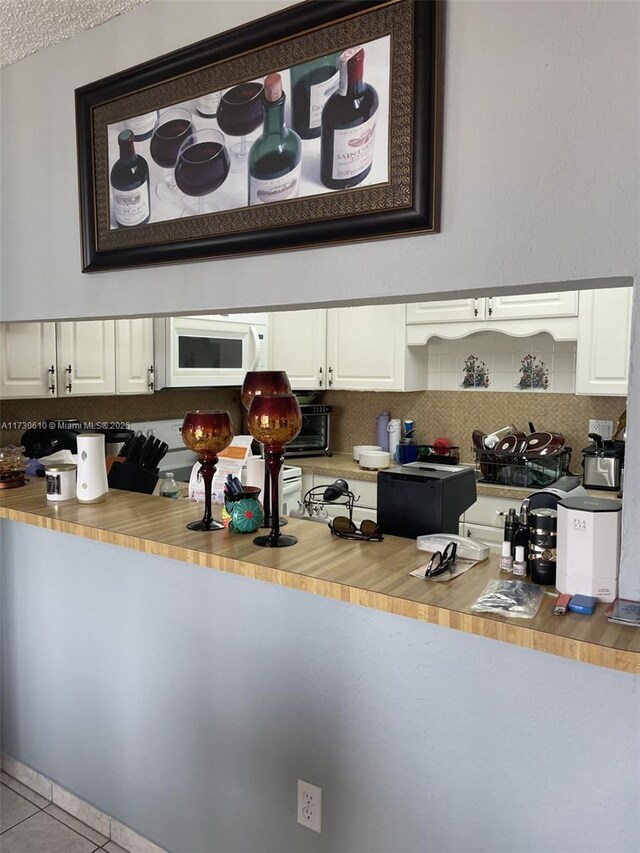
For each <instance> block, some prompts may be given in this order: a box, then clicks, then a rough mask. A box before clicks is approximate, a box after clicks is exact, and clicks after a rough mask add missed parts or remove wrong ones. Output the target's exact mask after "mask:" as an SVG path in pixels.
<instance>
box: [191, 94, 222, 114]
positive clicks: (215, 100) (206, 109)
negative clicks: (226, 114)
mask: <svg viewBox="0 0 640 853" xmlns="http://www.w3.org/2000/svg"><path fill="white" fill-rule="evenodd" d="M221 97H222V92H209V93H208V94H206V95H201V96H200V97H199V98H198V99H197V100H196V112H197V113H198V115H201V116H202V118H215V117H216V116H217V115H218V107H219V106H220V98H221Z"/></svg>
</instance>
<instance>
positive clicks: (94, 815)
mask: <svg viewBox="0 0 640 853" xmlns="http://www.w3.org/2000/svg"><path fill="white" fill-rule="evenodd" d="M52 800H53V802H54V803H55V804H56V805H57V806H59V807H60V808H61V809H64V811H65V812H68V813H69V814H70V815H73V817H75V818H77V819H78V820H81V821H82V822H83V823H86V824H87V826H90V827H91V828H92V829H94V830H96V832H99V833H102V835H104V836H106V837H107V838H109V826H110V822H111V818H110V816H109V815H107V814H105V813H104V812H101V811H99V810H98V809H96V808H95V807H94V806H91V805H89V803H85V801H84V800H81V799H80V797H76V796H75V794H71V793H69V791H65V789H64V788H61V787H60V786H59V785H56V784H55V783H53V785H52Z"/></svg>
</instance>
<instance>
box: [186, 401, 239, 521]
mask: <svg viewBox="0 0 640 853" xmlns="http://www.w3.org/2000/svg"><path fill="white" fill-rule="evenodd" d="M232 439H233V424H232V422H231V415H230V414H229V412H220V411H210V410H202V411H200V410H196V411H194V412H187V414H186V415H185V416H184V421H183V422H182V440H183V441H184V443H185V444H186V446H187V447H188V448H189V450H193V451H194V453H198V454H199V456H200V460H199V461H200V463H201V466H202V467H201V468H200V473H201V474H202V479H203V480H204V515H203V516H202V520H201V521H192V522H191V524H187V527H188V528H189V530H223V529H224V525H223V524H220V523H219V522H218V521H214V520H213V516H212V514H211V484H212V482H213V475H214V473H215V470H216V464H217V462H218V453H220V451H221V450H224V449H225V447H228V446H229V445H230V444H231V441H232Z"/></svg>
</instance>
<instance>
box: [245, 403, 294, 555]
mask: <svg viewBox="0 0 640 853" xmlns="http://www.w3.org/2000/svg"><path fill="white" fill-rule="evenodd" d="M247 426H248V428H249V432H250V433H251V435H252V436H253V437H254V438H255V439H256V440H257V441H259V442H261V443H262V444H264V460H265V465H266V466H267V468H268V469H269V474H270V476H271V506H272V507H273V512H272V513H271V532H270V533H269V534H268V535H265V536H256V538H255V539H254V540H253V541H254V544H255V545H260V546H261V547H262V548H285V547H286V546H288V545H295V544H296V542H297V541H298V540H297V539H296V537H295V536H289V535H286V534H283V533H281V532H280V514H279V513H278V512H277V511H276V509H277V507H278V506H279V503H280V501H279V495H278V477H279V474H280V469H281V468H282V463H283V462H284V446H285V444H288V443H289V442H290V441H293V439H294V438H295V437H296V436H297V435H298V433H299V432H300V430H301V429H302V412H301V411H300V404H299V403H298V399H297V397H295V396H294V395H293V394H258V395H257V396H255V397H254V398H253V400H252V401H251V405H250V407H249V414H248V416H247Z"/></svg>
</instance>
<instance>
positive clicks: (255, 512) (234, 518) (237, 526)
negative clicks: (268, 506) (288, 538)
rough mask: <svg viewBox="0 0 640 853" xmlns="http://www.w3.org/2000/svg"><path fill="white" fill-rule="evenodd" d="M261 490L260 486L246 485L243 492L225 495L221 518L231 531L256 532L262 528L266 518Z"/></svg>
mask: <svg viewBox="0 0 640 853" xmlns="http://www.w3.org/2000/svg"><path fill="white" fill-rule="evenodd" d="M260 491H261V489H260V488H259V487H258V486H245V487H244V490H243V491H242V492H238V493H237V494H227V495H225V498H224V506H223V507H222V513H221V519H222V523H223V524H224V526H225V527H228V528H229V532H230V533H255V532H256V530H258V529H259V528H260V525H261V524H262V520H263V518H264V512H263V510H262V504H261V503H260V501H259V500H258V495H259V494H260Z"/></svg>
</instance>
